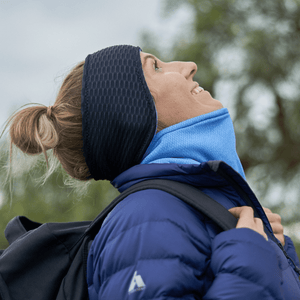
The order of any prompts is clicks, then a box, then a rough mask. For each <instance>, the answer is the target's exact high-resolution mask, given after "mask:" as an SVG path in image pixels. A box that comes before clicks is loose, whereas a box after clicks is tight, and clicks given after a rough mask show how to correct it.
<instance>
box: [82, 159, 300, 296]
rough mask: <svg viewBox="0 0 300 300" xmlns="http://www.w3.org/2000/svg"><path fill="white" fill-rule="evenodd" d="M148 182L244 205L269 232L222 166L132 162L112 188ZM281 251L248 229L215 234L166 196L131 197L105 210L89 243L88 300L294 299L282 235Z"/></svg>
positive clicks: (294, 280)
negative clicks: (179, 185)
mask: <svg viewBox="0 0 300 300" xmlns="http://www.w3.org/2000/svg"><path fill="white" fill-rule="evenodd" d="M153 178H162V179H171V180H176V181H181V182H186V183H189V184H192V185H194V186H197V187H198V188H200V189H201V190H202V191H204V192H205V193H206V194H208V195H209V196H211V197H212V198H214V199H215V200H217V201H218V202H219V203H221V204H222V205H223V206H225V207H226V208H227V209H229V208H231V207H234V206H243V205H247V203H246V201H252V202H253V204H254V205H255V207H256V209H257V211H258V213H259V215H260V217H261V218H262V220H263V222H264V223H265V225H266V227H267V228H268V230H269V231H270V232H271V231H272V229H271V227H270V224H269V222H268V220H267V218H266V216H265V214H264V212H263V209H262V207H261V205H260V204H259V202H258V200H257V199H256V197H255V195H254V194H253V192H252V191H251V189H250V188H249V186H248V184H247V183H246V181H245V180H244V179H243V178H242V177H241V176H240V175H239V174H238V173H237V172H235V171H234V170H233V169H232V168H231V167H229V166H228V165H226V164H224V163H219V162H209V163H202V164H200V165H178V164H150V165H138V166H135V167H133V168H131V169H129V170H127V171H126V172H124V173H123V174H121V175H120V176H118V178H117V181H115V182H114V184H115V185H116V186H117V187H118V188H119V190H120V191H122V190H124V189H126V188H128V187H129V186H131V185H132V184H134V183H136V182H138V181H141V180H147V179H153ZM241 196H242V197H243V198H242V197H241ZM270 234H271V233H269V235H270ZM284 249H285V251H286V253H287V255H288V256H289V258H286V256H285V254H284V252H283V251H282V250H281V249H280V248H279V247H278V245H276V244H275V243H274V242H273V241H272V240H271V239H269V241H268V242H267V241H266V240H265V239H264V238H263V237H262V236H261V235H260V234H258V233H256V232H254V231H252V230H250V229H246V228H245V229H232V230H229V231H226V232H221V233H220V232H219V230H218V229H217V227H216V226H215V224H213V223H212V222H211V221H210V220H207V219H206V218H205V217H204V216H203V215H201V214H200V213H199V212H197V211H195V210H194V209H193V208H191V207H189V206H188V205H186V204H185V203H183V202H182V201H181V200H179V199H177V198H176V197H174V196H171V195H170V194H168V193H165V192H162V191H158V190H146V191H141V192H137V193H135V194H132V195H130V196H128V197H127V198H126V199H125V200H123V201H122V202H121V203H120V204H118V205H117V207H116V208H115V209H114V210H113V211H112V212H111V213H110V215H109V216H108V218H107V219H106V221H105V223H104V224H103V226H102V229H101V230H100V232H99V234H98V235H97V237H96V239H95V241H94V242H93V244H92V247H91V250H90V253H89V258H88V274H87V275H88V286H89V296H90V300H100V299H145V300H146V299H147V300H148V299H149V300H150V299H157V300H158V299H161V300H162V299H179V298H180V299H214V300H217V299H218V300H221V299H231V300H234V299H238V300H240V299H243V300H246V299H249V300H250V299H251V300H253V299H261V300H263V299H270V300H271V299H278V300H279V299H286V300H292V299H298V300H299V299H300V284H299V279H298V276H299V274H297V273H296V272H295V269H296V265H297V266H298V267H299V260H298V258H297V255H296V253H295V249H294V246H293V243H292V241H291V240H290V239H289V238H288V237H286V244H285V246H284Z"/></svg>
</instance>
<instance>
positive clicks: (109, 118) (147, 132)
mask: <svg viewBox="0 0 300 300" xmlns="http://www.w3.org/2000/svg"><path fill="white" fill-rule="evenodd" d="M81 113H82V136H83V153H84V157H85V161H86V163H87V166H88V168H89V171H90V174H91V178H94V179H95V180H99V179H107V180H110V181H111V180H113V179H114V178H115V177H116V176H118V175H119V174H120V173H122V172H124V171H125V170H127V169H128V168H130V167H132V166H134V165H136V164H139V163H140V162H141V160H142V158H143V155H144V153H145V152H146V150H147V148H148V146H149V144H150V142H151V140H152V139H153V136H154V135H155V131H156V122H157V121H156V110H155V105H154V101H153V98H152V96H151V94H150V91H149V88H148V86H147V84H146V81H145V78H144V74H143V69H142V63H141V59H140V48H139V47H133V46H128V45H122V46H113V47H109V48H105V49H103V50H100V51H98V52H96V53H93V54H90V55H88V56H87V58H86V59H85V64H84V71H83V79H82V91H81Z"/></svg>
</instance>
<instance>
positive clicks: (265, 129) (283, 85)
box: [0, 0, 300, 256]
mask: <svg viewBox="0 0 300 300" xmlns="http://www.w3.org/2000/svg"><path fill="white" fill-rule="evenodd" d="M182 8H184V9H188V10H189V12H190V18H189V19H188V20H186V23H184V24H182V30H181V31H180V32H178V35H177V36H176V37H175V38H174V41H173V44H172V46H170V47H168V48H163V47H162V46H161V45H162V44H163V43H162V41H159V40H157V38H156V36H155V34H153V33H151V32H147V31H144V32H142V33H141V37H140V40H141V43H140V45H141V46H142V48H143V51H145V52H150V53H153V54H154V55H156V56H157V57H159V58H160V59H162V60H165V61H172V60H183V61H194V62H196V64H197V65H198V72H197V75H196V76H195V81H197V82H199V84H200V86H202V87H204V88H205V89H206V90H208V91H211V92H212V94H213V96H214V97H215V98H217V99H219V100H221V101H222V102H223V104H224V106H226V107H228V108H229V111H230V113H231V116H232V118H233V120H234V126H235V130H236V136H237V150H238V153H239V156H240V158H241V161H242V164H243V166H244V169H245V171H246V175H247V179H248V181H249V183H250V186H251V187H252V188H253V190H254V191H255V193H256V194H257V196H258V198H259V199H260V201H261V202H262V204H263V205H264V206H266V207H269V208H270V209H272V210H273V211H274V212H277V213H279V214H280V215H281V216H282V220H283V223H284V225H285V227H286V229H287V231H288V233H289V234H290V235H291V236H292V237H293V238H294V241H295V242H296V246H297V251H298V254H299V256H300V238H299V235H300V210H299V209H298V206H299V205H300V188H299V185H300V126H299V124H300V0H264V1H261V0H213V1H208V0H165V1H163V8H162V17H163V18H168V16H170V15H172V14H174V13H175V12H176V11H177V10H179V9H182ZM6 158H7V154H6V155H2V163H4V161H5V159H6ZM44 170H45V166H44V165H40V164H38V165H37V166H36V167H35V168H33V169H31V170H30V172H27V173H26V174H22V175H21V176H17V177H16V178H14V180H13V181H12V183H11V186H12V193H11V194H10V191H9V184H6V185H5V186H3V187H2V191H1V198H0V201H1V222H0V231H1V232H3V230H4V227H5V225H6V223H7V222H8V220H9V219H11V218H12V217H13V216H15V215H20V214H21V215H26V216H28V217H29V218H32V219H34V220H35V221H39V222H49V221H71V220H87V219H89V220H91V219H93V218H94V217H95V216H96V215H97V214H98V213H99V212H100V211H101V210H102V209H103V207H104V206H105V205H106V204H107V203H108V202H109V201H110V200H111V199H113V198H114V197H115V196H116V194H117V192H116V191H115V190H114V189H112V188H111V186H110V185H109V183H108V182H97V183H96V182H93V183H91V184H90V185H89V187H88V192H87V194H86V195H85V196H84V199H82V200H78V199H79V198H80V197H79V196H78V194H76V193H74V192H72V190H71V189H70V188H68V187H64V184H63V177H64V175H63V171H59V172H56V173H55V174H53V175H52V176H51V177H50V178H49V179H48V180H47V181H46V183H45V184H44V185H42V186H37V185H36V183H35V178H36V177H39V176H41V175H42V174H43V172H44ZM4 176H5V172H3V171H1V177H2V179H3V178H4ZM3 180H4V179H3ZM10 195H11V198H12V199H11V200H10ZM297 234H298V239H297V238H296V237H297ZM5 246H6V243H5V241H4V237H3V236H1V237H0V248H4V247H5Z"/></svg>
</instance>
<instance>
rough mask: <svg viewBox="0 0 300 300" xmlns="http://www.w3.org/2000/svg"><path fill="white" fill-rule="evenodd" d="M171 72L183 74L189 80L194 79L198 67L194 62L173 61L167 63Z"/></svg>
mask: <svg viewBox="0 0 300 300" xmlns="http://www.w3.org/2000/svg"><path fill="white" fill-rule="evenodd" d="M167 64H168V68H170V69H169V71H173V72H179V73H181V74H182V75H183V76H184V77H185V78H186V79H187V80H188V79H192V78H193V77H194V75H195V74H196V73H197V65H196V64H195V63H194V62H191V61H188V62H183V61H172V62H169V63H167Z"/></svg>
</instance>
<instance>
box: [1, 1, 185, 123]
mask: <svg viewBox="0 0 300 300" xmlns="http://www.w3.org/2000/svg"><path fill="white" fill-rule="evenodd" d="M83 3H84V4H83ZM162 3H163V1H162V0H109V1H108V0H98V1H97V0H86V1H84V2H83V1H74V0H51V1H46V0H41V1H38V0H31V1H27V0H0V44H1V46H0V90H1V98H0V123H1V127H2V124H3V123H4V122H5V120H6V119H7V118H8V116H9V115H10V113H11V112H12V111H13V109H16V108H18V107H19V106H21V105H23V104H26V103H30V102H38V103H43V104H46V105H49V104H53V103H54V101H55V95H56V93H57V90H58V88H59V86H60V84H61V82H62V79H63V77H64V76H65V75H66V74H67V73H68V71H69V70H70V69H71V68H72V67H73V66H74V65H76V63H77V62H79V61H81V60H83V59H85V57H86V56H87V55H88V54H90V53H93V52H95V51H97V50H99V49H102V48H104V47H107V46H112V45H116V44H132V45H138V44H139V37H140V32H141V31H142V30H145V29H146V30H150V31H151V32H153V33H156V35H157V36H158V39H159V43H161V44H163V43H164V44H165V46H167V45H168V43H169V42H170V41H171V40H172V36H174V35H175V34H176V32H177V31H178V30H180V27H181V24H182V23H183V22H184V21H185V20H186V19H187V17H188V15H187V12H186V11H185V10H184V9H181V10H179V11H178V12H177V13H176V14H174V15H173V16H172V17H171V18H167V19H165V18H164V19H163V18H161V10H162Z"/></svg>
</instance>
